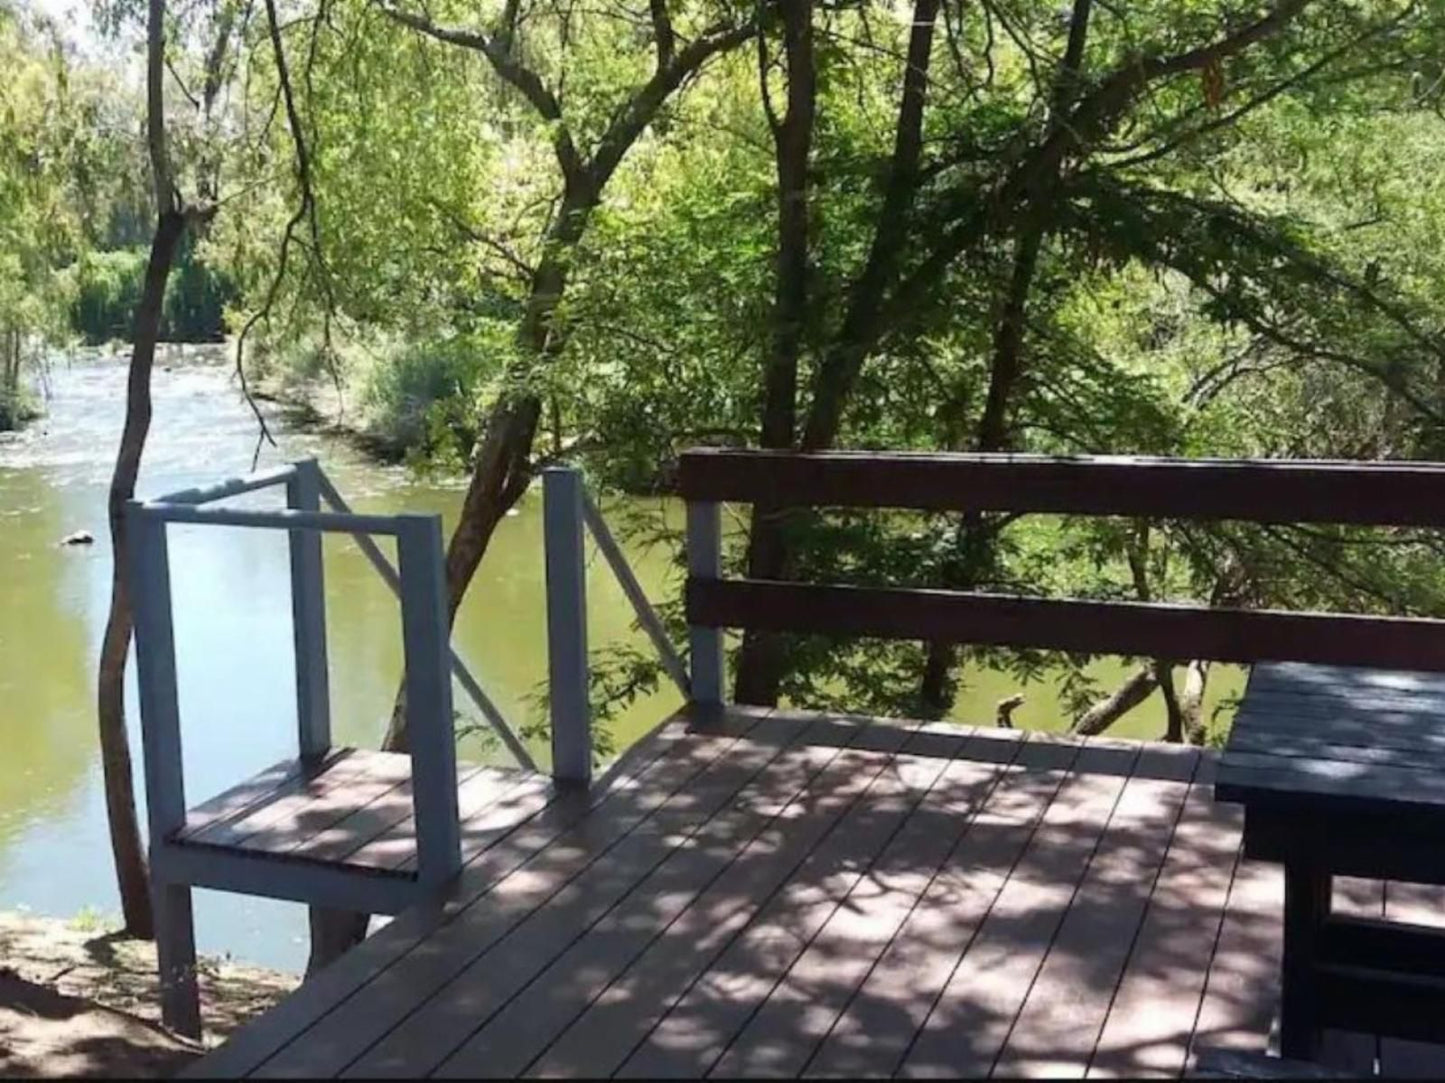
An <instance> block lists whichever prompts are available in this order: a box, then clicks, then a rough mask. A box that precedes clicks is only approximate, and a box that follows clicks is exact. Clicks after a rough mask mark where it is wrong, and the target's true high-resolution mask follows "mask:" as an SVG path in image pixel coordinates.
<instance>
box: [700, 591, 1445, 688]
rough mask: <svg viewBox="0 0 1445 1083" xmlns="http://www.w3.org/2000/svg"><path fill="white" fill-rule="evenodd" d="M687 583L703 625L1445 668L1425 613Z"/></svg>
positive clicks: (1439, 640) (1440, 634)
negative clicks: (1392, 614) (1396, 614)
mask: <svg viewBox="0 0 1445 1083" xmlns="http://www.w3.org/2000/svg"><path fill="white" fill-rule="evenodd" d="M687 590H688V593H687V602H688V617H689V619H690V620H693V621H695V622H696V623H698V624H702V625H706V626H710V627H721V628H757V629H759V630H763V631H778V632H800V633H810V634H816V635H831V636H840V635H841V636H869V637H876V638H879V639H926V640H943V641H946V642H957V643H973V644H977V645H979V646H990V647H1021V648H1037V649H1041V650H1058V651H1071V652H1077V653H1082V654H1122V655H1131V656H1148V657H1156V658H1207V659H1210V660H1211V661H1216V662H1256V661H1266V660H1267V661H1272V662H1314V663H1318V664H1320V665H1345V666H1375V667H1379V668H1386V669H1420V670H1445V621H1438V620H1429V619H1424V618H1410V617H1368V616H1360V615H1356V614H1340V613H1296V612H1289V611H1282V610H1272V609H1222V608H1211V607H1209V606H1193V605H1173V604H1165V603H1159V602H1154V603H1146V602H1093V601H1078V600H1073V599H1057V598H1026V597H1014V596H1011V595H1001V594H980V593H973V592H969V591H947V590H910V589H904V588H870V587H850V586H836V585H831V584H829V585H820V584H812V583H782V582H775V581H770V580H762V579H714V580H693V581H692V582H690V583H689V584H688V588H687Z"/></svg>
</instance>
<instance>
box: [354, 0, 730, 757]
mask: <svg viewBox="0 0 1445 1083" xmlns="http://www.w3.org/2000/svg"><path fill="white" fill-rule="evenodd" d="M380 6H381V10H382V11H384V12H385V13H386V15H387V16H388V17H389V18H391V19H392V20H394V21H395V22H396V23H398V24H399V25H401V26H404V27H406V28H408V29H409V30H412V31H414V32H416V33H418V34H422V35H424V36H425V37H427V38H429V39H432V40H434V41H437V42H441V43H443V44H445V45H448V46H451V47H454V48H458V49H465V50H468V51H469V52H472V53H475V54H477V55H479V56H481V57H482V58H484V59H485V61H486V63H487V64H488V65H489V66H490V67H491V69H492V70H493V72H494V73H495V74H496V77H497V78H498V79H500V80H501V81H502V82H503V83H505V84H506V85H507V86H508V87H510V88H511V89H512V90H513V91H515V93H516V94H517V95H518V96H519V97H520V98H521V99H522V101H524V102H525V103H526V106H527V108H528V109H530V110H531V112H532V113H533V114H534V117H535V119H536V120H537V121H538V122H540V123H542V124H544V125H545V126H546V129H547V131H548V132H549V133H550V143H551V151H552V157H553V164H554V166H555V170H556V180H557V198H556V200H555V204H554V209H553V210H551V212H550V215H549V220H548V222H547V224H546V226H545V229H544V231H543V235H542V239H541V243H540V245H539V249H538V251H537V253H536V257H535V260H534V261H533V262H532V263H531V265H530V266H529V268H528V270H527V278H528V283H527V289H526V299H525V302H524V305H523V308H522V312H521V315H520V319H519V321H518V324H517V328H516V347H517V353H516V359H515V361H514V362H513V364H512V365H511V366H510V367H509V371H508V372H507V373H506V376H505V380H504V383H503V385H502V387H501V389H500V391H499V393H498V394H497V395H496V396H495V399H494V401H493V402H492V403H491V405H490V406H489V407H488V408H487V415H486V420H485V422H484V423H483V426H482V435H481V438H480V440H479V442H478V445H477V447H476V449H475V452H474V453H473V456H472V465H471V476H470V479H469V482H468V485H467V492H466V497H465V499H464V501H463V504H462V510H461V514H460V517H459V518H458V521H457V525H456V528H455V530H454V531H453V533H452V536H451V539H450V541H449V542H448V545H447V602H448V612H449V614H450V616H451V619H452V620H455V618H456V613H457V610H458V608H459V607H460V606H461V603H462V599H463V598H464V597H465V595H466V591H467V587H468V586H469V585H470V583H471V581H472V577H473V576H474V575H475V573H476V570H477V567H478V565H479V564H480V563H481V560H482V557H483V556H484V555H485V553H486V550H487V546H488V544H489V543H490V541H491V538H492V534H493V532H494V531H495V530H496V527H497V524H498V523H499V522H500V521H501V520H502V517H503V516H504V515H505V514H506V512H507V511H508V510H509V509H510V508H511V507H512V506H513V505H514V504H516V502H517V501H518V500H519V499H520V498H521V496H522V494H523V493H524V492H525V491H526V489H527V486H528V485H529V484H530V482H531V479H532V475H533V471H534V459H533V453H534V444H535V443H536V439H537V433H538V426H539V423H540V421H541V419H542V411H543V407H544V402H543V397H542V394H541V392H540V390H539V385H541V384H542V383H543V382H544V381H545V375H546V371H547V369H548V368H549V367H550V366H552V365H554V364H555V363H556V362H557V360H558V358H559V356H560V354H561V352H562V349H563V346H564V344H565V342H566V339H567V328H566V325H565V319H564V318H562V317H561V316H560V315H559V314H560V313H561V311H562V303H563V298H564V296H565V294H566V291H567V287H568V281H569V276H570V270H571V266H572V263H573V260H574V259H575V254H576V251H577V248H578V246H579V245H580V244H581V243H582V241H583V239H584V237H585V236H586V233H587V229H588V224H589V222H590V221H591V219H592V217H593V215H594V212H595V211H596V210H597V208H598V207H599V205H601V203H602V201H603V198H604V196H605V194H606V191H607V187H608V185H609V183H610V182H611V181H612V178H613V177H614V175H615V174H616V173H617V170H618V168H619V167H620V166H621V165H622V164H623V161H624V159H625V158H626V157H627V155H628V153H629V152H630V151H631V150H632V148H633V147H634V145H636V143H637V142H638V141H639V140H640V139H641V138H642V137H643V135H644V134H645V133H646V132H647V131H648V129H649V127H650V126H651V125H652V124H653V123H654V122H655V121H657V120H658V119H659V117H660V116H661V115H662V114H663V111H664V110H665V109H666V108H667V106H668V105H669V103H670V101H671V99H672V98H673V96H674V95H675V94H676V93H677V92H678V91H680V90H681V89H682V88H683V87H684V86H685V85H686V84H687V83H688V82H689V81H691V80H693V79H694V78H696V77H697V75H698V74H699V73H700V72H701V71H702V69H703V68H704V66H705V65H707V64H708V62H709V61H711V60H712V59H714V58H715V57H717V56H719V55H721V54H724V53H726V52H728V51H730V50H732V49H735V48H737V47H738V46H740V45H742V44H743V43H744V42H746V41H747V40H748V39H749V38H750V37H752V36H753V34H754V32H755V28H754V23H753V17H754V15H755V11H754V9H753V8H751V7H746V6H744V7H740V8H737V9H734V8H730V7H728V6H726V5H714V4H708V3H703V4H696V5H675V6H670V5H669V4H667V3H665V2H663V0H650V2H649V3H648V4H647V5H646V6H645V7H643V8H641V9H640V10H637V11H629V10H628V9H627V7H626V5H624V6H623V7H621V8H619V9H618V14H617V16H616V17H615V18H614V17H611V16H607V15H602V14H599V13H594V12H588V13H582V12H580V11H578V12H576V13H574V12H573V11H572V10H571V9H570V8H566V7H564V8H562V9H560V10H559V11H557V12H548V11H545V10H543V9H533V8H532V7H531V6H530V5H528V4H526V3H523V2H521V0H507V2H506V3H505V4H504V5H503V7H502V8H501V10H500V11H498V12H496V13H495V14H494V16H493V18H492V19H491V20H490V21H488V22H486V23H482V24H466V25H456V24H450V23H442V22H439V21H436V17H435V16H433V15H431V14H419V13H417V12H415V11H412V10H410V9H408V8H406V7H403V6H401V5H399V4H393V3H391V2H389V0H383V2H382V3H381V5H380ZM639 25H640V26H642V27H645V30H644V31H643V33H642V34H641V35H639V33H638V27H639ZM639 37H641V38H642V39H643V49H642V51H641V52H638V50H637V48H636V43H637V42H638V40H639ZM600 50H613V51H616V52H618V53H620V55H622V56H625V57H627V58H628V60H629V62H630V63H629V65H628V66H629V67H641V68H642V71H643V73H642V74H641V75H640V76H639V77H637V81H636V82H631V81H628V82H625V83H624V88H623V89H622V90H621V91H617V90H609V89H607V88H606V87H605V84H604V86H603V87H598V86H597V85H596V83H595V82H594V81H593V79H590V78H589V77H588V76H587V74H586V73H585V72H583V71H580V70H574V69H577V68H580V66H581V64H582V63H585V62H586V61H587V60H588V59H589V54H590V59H591V60H592V62H593V63H597V62H598V60H599V51H600ZM644 58H645V59H644ZM648 69H650V70H648ZM569 74H571V75H572V78H573V84H572V85H573V86H576V85H578V84H581V85H582V86H584V87H586V88H588V90H589V91H591V93H582V94H576V95H575V96H572V95H569V94H568V93H567V92H566V89H565V87H566V84H567V78H568V75H569ZM404 742H405V714H404V712H403V711H398V712H396V713H395V714H394V716H393V725H392V728H391V730H390V732H389V733H388V746H389V747H401V746H403V745H404Z"/></svg>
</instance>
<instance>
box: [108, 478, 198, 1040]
mask: <svg viewBox="0 0 1445 1083" xmlns="http://www.w3.org/2000/svg"><path fill="white" fill-rule="evenodd" d="M126 549H127V556H128V563H129V568H128V569H127V571H128V576H127V580H128V581H127V590H128V591H129V593H130V600H131V611H132V612H133V614H134V617H135V647H136V683H137V684H138V685H139V690H140V723H141V746H142V750H143V752H144V756H145V786H146V809H147V812H148V817H149V822H150V844H151V850H152V855H153V856H152V861H151V865H152V869H151V899H152V902H153V903H154V906H155V919H156V930H155V931H156V953H157V961H158V964H159V969H160V983H161V1017H162V1020H163V1021H164V1022H165V1024H166V1025H167V1026H168V1027H170V1028H171V1029H172V1030H174V1031H176V1032H177V1033H179V1034H184V1035H186V1036H187V1037H191V1038H199V1037H200V1034H201V1005H200V993H199V991H198V989H197V986H196V934H195V923H194V918H193V916H192V913H191V889H190V887H188V886H187V885H185V884H171V883H166V882H163V881H162V880H161V879H160V878H159V876H158V875H157V871H156V868H155V866H156V861H155V859H154V852H155V851H156V850H159V849H161V848H162V847H164V846H165V844H166V842H167V840H169V838H170V837H171V835H173V834H174V833H175V832H176V831H178V830H179V829H180V828H181V827H183V826H184V825H185V822H186V784H185V778H184V776H183V774H182V768H181V716H180V698H179V694H178V692H177V687H176V644H175V630H174V627H173V617H172V612H171V572H170V557H169V554H168V551H167V546H166V524H165V522H164V521H163V520H162V519H160V518H158V517H156V516H154V515H148V514H146V512H145V511H144V510H143V509H142V508H141V507H140V505H139V504H138V503H137V502H135V501H131V503H130V504H129V505H127V507H126Z"/></svg>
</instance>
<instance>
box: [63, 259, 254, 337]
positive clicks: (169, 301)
mask: <svg viewBox="0 0 1445 1083" xmlns="http://www.w3.org/2000/svg"><path fill="white" fill-rule="evenodd" d="M146 258H147V252H146V250H145V249H144V248H141V247H136V248H122V249H117V250H115V251H111V252H90V253H86V254H85V255H84V256H82V257H81V260H80V262H79V263H78V264H77V265H76V266H75V268H74V273H75V275H76V283H75V291H74V293H73V295H72V296H73V300H72V301H71V305H70V326H71V329H72V330H73V331H74V332H75V333H76V334H78V335H80V336H81V337H82V338H83V339H84V340H85V342H86V343H87V344H88V345H98V344H100V343H103V342H110V341H113V340H119V341H129V340H130V336H131V320H132V319H133V318H134V315H135V310H136V305H137V303H138V302H139V300H140V294H141V285H142V283H143V281H144V279H145V268H146ZM235 295H236V289H235V285H234V283H233V282H232V280H231V279H230V277H229V276H228V275H226V274H225V272H223V271H218V270H217V269H216V268H214V267H212V266H210V265H209V264H207V263H204V262H202V261H201V260H200V259H199V258H198V257H197V256H196V254H195V252H194V251H193V250H192V249H191V247H190V246H189V245H188V246H187V247H186V249H185V250H184V251H183V252H182V253H181V254H180V256H179V258H178V259H177V261H176V265H175V269H174V270H173V271H172V273H171V279H170V284H169V286H168V287H167V289H166V301H165V313H164V318H163V322H162V324H161V338H162V339H163V340H165V341H167V342H218V341H220V340H221V339H222V338H224V337H225V319H224V317H225V309H226V305H227V304H229V303H230V302H231V300H232V299H233V298H234V297H235Z"/></svg>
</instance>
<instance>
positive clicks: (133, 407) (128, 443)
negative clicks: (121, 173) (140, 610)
mask: <svg viewBox="0 0 1445 1083" xmlns="http://www.w3.org/2000/svg"><path fill="white" fill-rule="evenodd" d="M185 229H186V221H185V217H184V216H183V215H182V214H181V213H180V212H179V211H176V210H168V211H165V212H163V213H162V214H161V215H160V217H159V219H158V220H157V222H156V230H155V235H154V237H153V238H152V240H151V250H150V258H149V260H148V261H147V263H146V272H145V284H144V288H143V291H142V293H141V299H140V304H139V306H138V307H137V308H136V314H135V327H134V330H133V335H134V345H133V346H132V348H131V357H130V375H129V378H128V380H127V384H126V400H125V424H124V427H123V428H122V429H121V437H120V448H119V450H118V451H117V452H116V459H115V472H114V474H113V475H112V476H111V482H110V497H109V502H108V511H109V517H110V541H111V561H112V568H111V589H110V614H109V616H108V617H107V618H106V622H105V636H104V638H103V639H102V641H101V649H100V674H99V678H98V680H97V682H96V714H97V716H98V719H99V724H100V756H101V766H102V769H103V771H104V775H105V804H106V815H107V817H108V819H109V822H110V846H111V853H112V855H113V856H114V859H115V873H116V880H117V883H118V884H119V887H120V902H121V911H122V914H123V915H124V919H125V929H126V932H128V933H130V934H131V935H132V936H139V937H144V938H145V939H151V938H152V937H154V935H155V923H154V918H153V915H152V913H151V899H150V888H149V884H148V877H147V875H146V860H145V852H144V850H143V848H142V846H141V838H140V825H139V823H138V822H137V820H136V811H135V790H134V785H133V782H132V773H131V759H130V745H129V743H128V741H127V739H126V725H125V670H126V661H127V658H128V656H129V654H130V642H131V632H132V627H133V624H132V621H133V611H132V608H131V599H130V594H129V592H128V591H127V588H126V561H127V558H128V547H127V544H126V542H127V539H126V524H125V506H126V502H127V501H129V500H130V499H131V498H132V497H133V496H134V495H135V485H136V478H137V477H138V476H139V474H140V462H141V454H142V453H143V452H144V450H145V442H146V435H147V433H148V432H149V431H150V423H151V370H152V368H153V367H154V364H155V355H156V341H157V339H158V338H159V337H160V326H161V314H162V305H163V302H164V300H165V292H166V281H167V280H168V279H169V277H170V273H171V264H172V263H173V262H174V260H175V255H176V248H177V246H178V245H179V243H180V240H181V237H182V235H183V234H184V233H185Z"/></svg>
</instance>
